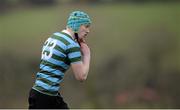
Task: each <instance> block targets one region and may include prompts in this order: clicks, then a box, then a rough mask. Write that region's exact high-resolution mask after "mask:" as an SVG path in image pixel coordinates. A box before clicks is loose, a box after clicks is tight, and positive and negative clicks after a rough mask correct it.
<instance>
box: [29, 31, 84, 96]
mask: <svg viewBox="0 0 180 110" xmlns="http://www.w3.org/2000/svg"><path fill="white" fill-rule="evenodd" d="M78 62H81V51H80V46H79V44H78V43H77V42H76V41H75V40H74V39H72V37H71V36H70V35H69V34H68V33H67V32H66V31H62V32H56V33H54V34H53V35H52V36H51V37H49V38H48V39H47V40H46V41H45V43H44V45H43V48H42V55H41V62H40V71H39V72H38V73H37V75H36V80H35V84H34V86H33V87H32V88H33V89H35V90H37V91H39V92H41V93H43V94H47V95H52V96H56V95H58V91H59V90H60V83H61V82H62V80H63V77H64V73H65V72H66V70H68V68H69V67H70V64H71V63H78Z"/></svg>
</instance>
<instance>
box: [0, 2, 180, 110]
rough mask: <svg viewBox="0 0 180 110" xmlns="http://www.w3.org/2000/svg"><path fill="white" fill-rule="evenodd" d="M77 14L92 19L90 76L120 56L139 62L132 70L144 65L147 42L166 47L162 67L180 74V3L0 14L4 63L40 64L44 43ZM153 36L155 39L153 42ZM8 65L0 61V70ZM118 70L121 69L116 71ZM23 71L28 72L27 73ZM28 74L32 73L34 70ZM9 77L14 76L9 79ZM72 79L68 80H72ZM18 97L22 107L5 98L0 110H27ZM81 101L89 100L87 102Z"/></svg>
mask: <svg viewBox="0 0 180 110" xmlns="http://www.w3.org/2000/svg"><path fill="white" fill-rule="evenodd" d="M73 10H84V11H85V12H87V13H88V14H89V15H90V16H91V18H92V22H93V23H92V26H91V33H90V35H89V38H88V43H89V45H90V47H91V50H92V63H91V65H92V66H91V67H92V70H91V72H92V74H91V76H93V75H95V74H96V73H99V71H100V70H98V68H99V67H104V66H103V65H104V64H106V63H107V62H109V61H111V60H112V59H113V58H116V56H119V55H122V56H123V55H124V56H127V57H129V58H134V59H133V60H132V65H134V64H139V65H143V64H140V63H143V60H142V58H143V56H144V55H142V56H138V55H140V54H143V53H144V52H142V51H145V50H146V49H147V48H149V47H147V48H146V44H148V40H149V41H151V40H152V41H151V42H150V43H149V45H150V47H151V45H152V47H153V45H155V46H162V48H163V47H165V48H163V49H164V50H165V51H166V53H165V55H163V56H162V57H163V58H161V60H162V61H161V62H160V63H161V64H162V65H161V67H162V68H166V67H169V66H172V67H175V68H177V69H178V67H179V66H180V51H179V48H180V12H179V10H180V3H171V4H170V3H169V4H158V3H154V4H116V5H114V4H104V5H95V6H93V5H75V6H71V5H64V6H62V5H58V6H53V7H42V8H40V7H33V8H23V9H22V8H19V9H15V10H10V11H8V12H7V13H4V14H0V47H1V48H0V56H2V55H5V56H7V57H5V58H8V56H14V58H15V59H18V60H15V61H14V62H13V61H12V62H11V61H10V63H9V64H14V65H17V64H19V65H20V66H21V65H27V64H23V63H25V62H26V63H27V62H28V61H30V60H32V59H33V60H37V59H38V60H40V59H39V58H40V53H41V47H42V44H43V42H44V40H45V39H46V38H47V37H49V36H50V35H51V34H52V33H53V32H56V31H61V30H62V29H64V27H65V26H66V19H67V16H68V14H69V13H70V12H71V11H73ZM153 32H156V33H155V34H157V35H155V36H158V34H159V33H160V37H159V38H156V37H152V39H151V33H153ZM152 35H153V34H152ZM148 36H150V38H149V37H148ZM169 36H172V37H169ZM164 40H165V41H164ZM168 41H169V42H168ZM174 41H175V42H174ZM161 43H162V45H161ZM173 44H176V45H173ZM166 45H167V47H166ZM143 46H144V47H143ZM169 46H172V48H173V49H172V48H168V47H169ZM157 48H158V47H157ZM169 49H170V50H173V51H170V50H169ZM160 50H161V48H160ZM9 54H11V55H9ZM172 57H173V58H172ZM2 59H3V58H2ZM136 61H137V62H136ZM134 62H135V63H134ZM35 63H38V61H35ZM3 64H4V63H3V62H1V65H3ZM36 65H37V64H36ZM22 67H23V66H22ZM19 68H20V67H19ZM178 70H179V69H178ZM102 71H103V70H102ZM117 71H120V70H118V69H117ZM23 72H27V71H26V70H23ZM28 72H29V73H31V72H33V71H32V70H31V71H28ZM13 74H14V75H12V76H15V78H12V79H14V80H16V77H18V76H16V74H18V73H16V72H14V73H13ZM21 74H23V73H21ZM31 74H33V73H31ZM7 75H8V74H7ZM30 76H31V75H30V74H28V75H27V76H26V75H24V78H25V79H26V78H27V79H28V80H29V82H25V83H27V84H24V86H23V87H24V88H21V89H22V91H24V92H27V89H28V87H30V86H31V84H32V79H30ZM4 77H9V76H6V74H5V75H4ZM24 78H21V79H20V81H19V82H18V83H19V84H21V83H23V82H24V81H26V80H25V79H24ZM92 79H93V78H92ZM67 80H68V81H69V79H67ZM3 81H4V82H3ZM3 81H1V86H3V83H4V85H5V86H8V85H9V86H10V87H12V89H7V90H6V89H5V90H4V91H2V92H1V93H5V96H6V95H8V94H6V91H8V90H12V91H11V92H9V93H10V94H11V95H10V96H12V97H14V98H15V100H18V97H15V96H14V95H15V94H16V92H15V91H13V90H14V89H13V86H15V85H16V84H15V83H14V85H13V84H12V85H11V83H7V82H8V80H3ZM68 81H67V82H68ZM123 87H124V86H123ZM67 90H69V88H68V87H67V88H66V87H65V90H64V91H66V93H65V96H69V95H70V94H71V92H68V91H67ZM77 91H78V90H76V92H77ZM17 94H19V95H18V96H19V97H20V98H21V100H18V103H17V104H16V103H15V104H14V101H10V102H9V101H5V99H3V100H4V103H2V104H4V105H1V103H0V106H2V107H8V108H13V107H18V108H24V107H26V104H27V103H26V98H27V97H26V95H27V93H26V94H24V93H21V92H18V93H17ZM20 94H23V95H20ZM72 97H75V96H72ZM67 100H68V99H67ZM82 100H84V99H83V98H82ZM7 102H8V103H7ZM69 102H70V103H71V106H72V107H79V106H81V105H80V104H78V103H77V102H75V101H71V100H70V99H69ZM86 103H88V104H89V102H84V103H83V104H84V105H88V104H86ZM92 103H93V102H92ZM89 106H91V104H89ZM109 106H110V105H109ZM163 106H164V105H163ZM170 106H171V105H170ZM99 107H108V105H106V106H103V104H102V105H101V106H100V105H99ZM110 107H111V106H110Z"/></svg>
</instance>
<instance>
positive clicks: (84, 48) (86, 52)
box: [80, 42, 91, 56]
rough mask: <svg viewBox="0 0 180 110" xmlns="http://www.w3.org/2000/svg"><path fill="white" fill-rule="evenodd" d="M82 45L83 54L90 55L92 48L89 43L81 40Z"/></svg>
mask: <svg viewBox="0 0 180 110" xmlns="http://www.w3.org/2000/svg"><path fill="white" fill-rule="evenodd" d="M80 45H81V52H82V54H83V56H90V53H91V52H90V48H89V47H88V45H87V44H86V43H85V42H80Z"/></svg>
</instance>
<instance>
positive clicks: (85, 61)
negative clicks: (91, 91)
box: [83, 55, 91, 80]
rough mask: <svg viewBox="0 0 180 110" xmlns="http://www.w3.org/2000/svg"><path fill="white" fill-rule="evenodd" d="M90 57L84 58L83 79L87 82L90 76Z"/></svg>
mask: <svg viewBox="0 0 180 110" xmlns="http://www.w3.org/2000/svg"><path fill="white" fill-rule="evenodd" d="M90 59H91V57H90V55H85V56H83V69H84V72H83V78H84V79H85V80H86V78H87V76H88V72H89V65H90Z"/></svg>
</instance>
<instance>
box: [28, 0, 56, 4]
mask: <svg viewBox="0 0 180 110" xmlns="http://www.w3.org/2000/svg"><path fill="white" fill-rule="evenodd" d="M27 1H28V2H30V3H32V4H35V5H50V4H55V3H56V0H27Z"/></svg>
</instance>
